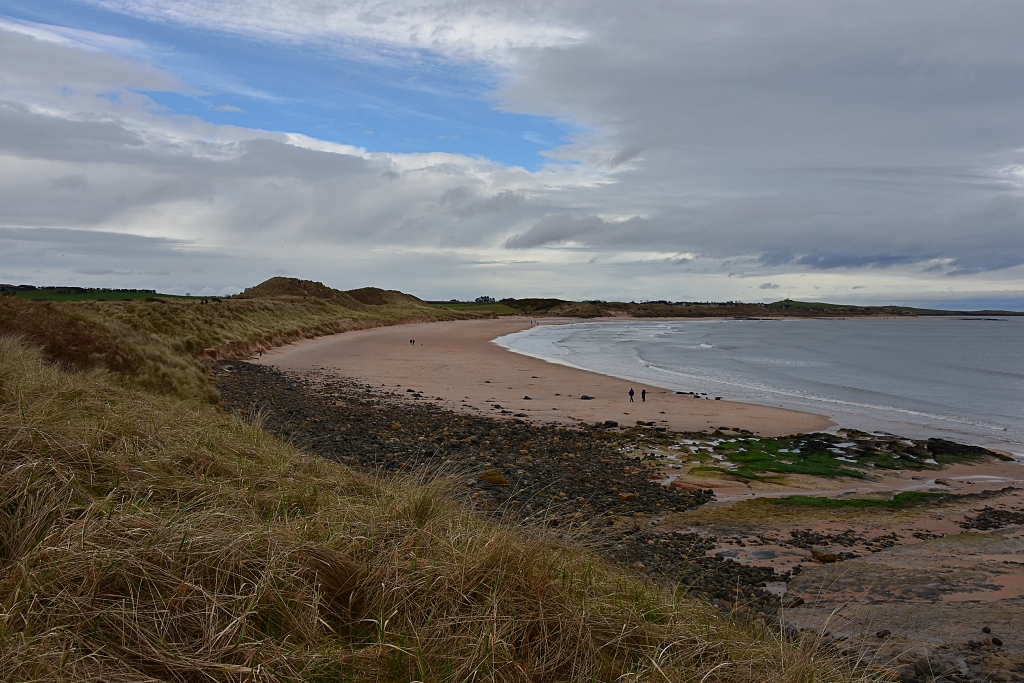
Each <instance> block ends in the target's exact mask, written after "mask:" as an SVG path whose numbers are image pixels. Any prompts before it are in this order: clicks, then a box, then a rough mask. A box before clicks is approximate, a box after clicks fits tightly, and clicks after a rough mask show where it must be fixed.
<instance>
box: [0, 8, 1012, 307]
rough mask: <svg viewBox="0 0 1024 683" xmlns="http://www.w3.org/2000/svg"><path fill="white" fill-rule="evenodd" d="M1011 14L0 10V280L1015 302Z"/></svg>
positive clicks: (465, 293)
mask: <svg viewBox="0 0 1024 683" xmlns="http://www.w3.org/2000/svg"><path fill="white" fill-rule="evenodd" d="M1022 27H1024V3H1021V2H1020V0H1005V1H1004V0H986V2H983V3H974V2H966V0H964V1H961V2H949V1H947V0H903V1H901V2H898V3H893V2H882V1H880V0H879V1H874V0H846V1H844V2H821V1H815V2H810V1H809V0H749V1H748V0H671V1H668V2H664V1H655V0H652V1H649V2H645V1H641V2H626V1H624V0H560V1H558V2H551V1H550V0H548V1H546V2H541V1H539V0H537V1H535V0H516V1H511V0H509V1H503V0H492V1H490V2H486V3H479V2H473V1H470V0H389V1H387V2H384V1H383V0H351V1H341V0H0V282H9V283H16V284H17V283H32V284H37V285H43V284H75V285H81V286H106V287H139V288H155V289H158V290H160V291H164V292H172V293H184V292H186V291H187V292H192V293H205V294H224V293H232V292H237V291H239V290H241V289H242V288H244V287H246V286H250V285H252V284H255V283H257V282H260V281H262V280H263V279H265V278H267V277H270V276H273V275H289V276H295V277H303V278H309V279H315V280H321V281H323V282H325V283H327V284H329V285H333V286H336V287H341V288H351V287H358V286H364V285H376V286H380V287H386V288H394V289H402V290H404V291H408V292H412V293H414V294H417V295H419V296H422V297H424V298H453V297H459V298H466V297H475V296H478V295H481V294H489V295H492V296H497V297H501V296H510V295H511V296H561V297H569V298H576V299H590V298H602V299H625V300H643V299H663V298H664V299H671V300H730V299H740V300H747V301H771V300H776V299H780V298H784V297H785V296H790V295H791V296H792V297H794V298H804V299H817V300H829V301H841V302H863V303H885V302H907V303H925V304H944V305H948V306H954V307H958V306H1000V307H1009V308H1018V309H1024V50H1022V49H1021V38H1020V36H1021V30H1022Z"/></svg>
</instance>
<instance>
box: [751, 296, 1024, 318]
mask: <svg viewBox="0 0 1024 683" xmlns="http://www.w3.org/2000/svg"><path fill="white" fill-rule="evenodd" d="M768 307H770V308H781V309H790V310H805V311H815V312H819V313H844V314H849V313H854V314H860V315H1024V313H1022V312H1020V311H998V310H983V311H950V310H946V309H942V308H915V307H913V306H896V305H889V306H856V305H853V304H829V303H824V302H820V301H794V300H793V299H783V300H782V301H776V302H774V303H771V304H768Z"/></svg>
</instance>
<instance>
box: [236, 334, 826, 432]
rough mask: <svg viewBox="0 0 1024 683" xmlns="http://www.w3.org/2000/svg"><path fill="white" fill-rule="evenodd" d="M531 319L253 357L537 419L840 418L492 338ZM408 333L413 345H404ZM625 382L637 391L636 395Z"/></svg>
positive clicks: (743, 422)
mask: <svg viewBox="0 0 1024 683" xmlns="http://www.w3.org/2000/svg"><path fill="white" fill-rule="evenodd" d="M531 320H535V319H530V318H521V317H516V318H499V319H497V320H464V321H450V322H441V323H414V324H408V325H395V326H390V327H378V328H372V329H368V330H358V331H351V332H345V333H342V334H338V335H330V336H326V337H318V338H316V339H311V340H303V341H300V342H296V343H293V344H290V345H288V346H284V347H278V348H276V349H273V350H271V351H269V352H267V353H265V354H264V355H263V356H262V357H261V358H255V359H251V361H250V362H253V363H256V364H268V365H274V366H276V367H278V368H279V369H281V370H287V371H293V372H307V371H311V370H317V371H327V372H331V373H335V374H337V375H339V376H344V377H351V378H353V379H357V380H359V381H363V382H365V383H367V384H372V385H374V386H381V387H384V388H387V389H389V390H401V391H402V392H403V393H410V394H417V393H418V394H420V396H421V397H422V398H423V399H424V400H430V401H432V402H435V403H437V404H438V405H441V406H444V407H446V408H449V409H451V410H454V411H456V412H461V413H473V414H477V415H484V414H487V415H494V416H496V417H502V416H504V417H510V418H512V417H518V418H520V419H526V420H529V421H531V422H534V423H551V422H555V423H559V424H564V425H574V424H577V423H578V422H580V421H583V422H588V423H594V422H605V421H615V422H618V423H619V424H620V425H633V424H635V423H636V422H652V423H654V425H653V426H656V427H663V428H665V429H668V430H670V431H677V432H702V431H711V432H713V431H714V430H715V429H718V428H726V429H744V430H747V431H750V432H754V433H756V434H761V435H764V436H786V435H790V434H796V433H802V432H814V431H822V430H825V429H829V428H832V427H835V426H836V425H835V424H834V423H833V421H832V420H830V419H829V418H828V417H826V416H823V415H817V414H814V413H808V412H803V411H799V410H791V409H786V408H776V407H771V406H763V405H758V404H754V403H742V402H738V401H726V400H721V401H715V400H702V399H695V398H694V397H692V396H690V395H686V394H676V393H675V392H673V391H671V390H669V389H664V388H661V387H654V386H653V385H644V384H641V383H639V382H631V381H629V380H625V379H621V378H618V377H613V376H610V375H604V374H600V373H596V372H592V371H589V370H584V369H582V368H576V367H573V366H570V365H563V364H558V363H552V362H550V361H547V360H545V359H541V358H534V357H531V356H526V355H523V354H520V353H517V352H515V351H511V350H509V349H507V348H504V347H502V346H499V345H498V344H494V343H493V341H494V340H495V339H497V338H499V337H502V336H505V335H508V334H512V333H515V332H520V331H522V330H526V329H529V328H530V327H531V325H532V323H531ZM541 324H545V323H541ZM547 324H551V323H547ZM555 324H558V323H555ZM412 339H415V341H416V344H415V345H412V344H410V341H411V340H412ZM630 387H632V388H633V389H634V390H635V393H636V396H635V399H634V401H633V402H632V403H630V400H629V395H628V391H629V389H630ZM644 388H647V389H648V392H647V399H648V400H647V401H643V400H641V396H640V393H641V389H644ZM584 396H587V397H589V398H583V397H584ZM527 397H529V398H527ZM496 406H497V407H496Z"/></svg>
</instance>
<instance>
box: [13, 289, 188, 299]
mask: <svg viewBox="0 0 1024 683" xmlns="http://www.w3.org/2000/svg"><path fill="white" fill-rule="evenodd" d="M14 296H16V297H18V298H19V299H27V300H29V301H39V300H41V299H45V300H46V301H128V300H133V299H155V298H157V297H160V298H161V299H202V298H203V297H199V296H178V295H175V294H154V293H153V292H133V291H131V290H118V289H90V290H86V291H81V290H78V289H73V288H69V287H47V288H39V289H31V290H27V291H20V292H17V293H15V295H14Z"/></svg>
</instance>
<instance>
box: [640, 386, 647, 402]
mask: <svg viewBox="0 0 1024 683" xmlns="http://www.w3.org/2000/svg"><path fill="white" fill-rule="evenodd" d="M640 400H641V401H644V402H645V403H646V402H647V390H646V389H641V390H640Z"/></svg>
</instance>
